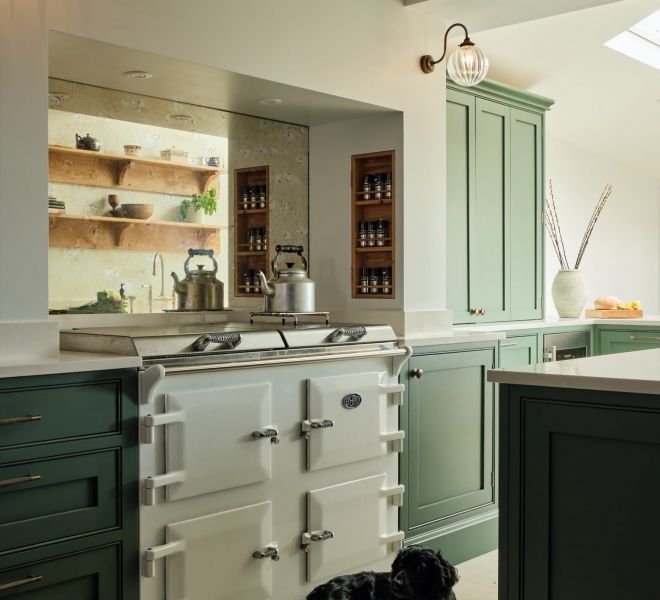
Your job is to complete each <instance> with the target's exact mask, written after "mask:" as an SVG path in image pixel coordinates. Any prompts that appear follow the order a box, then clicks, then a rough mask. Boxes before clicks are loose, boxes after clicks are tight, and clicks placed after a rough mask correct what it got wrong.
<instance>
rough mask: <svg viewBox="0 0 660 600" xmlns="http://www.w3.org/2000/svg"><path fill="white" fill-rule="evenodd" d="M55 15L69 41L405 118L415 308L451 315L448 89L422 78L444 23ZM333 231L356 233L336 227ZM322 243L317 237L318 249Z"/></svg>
mask: <svg viewBox="0 0 660 600" xmlns="http://www.w3.org/2000/svg"><path fill="white" fill-rule="evenodd" d="M49 5H50V6H51V7H52V9H51V11H50V13H49V26H50V27H51V28H52V29H56V30H58V31H63V32H65V33H69V34H73V35H79V36H82V37H87V38H92V39H97V40H101V41H104V42H108V43H114V44H118V45H123V46H128V47H133V48H137V49H140V50H144V51H147V52H153V53H156V54H162V55H166V56H172V57H175V58H179V59H183V60H188V61H191V62H195V63H201V64H206V65H209V66H213V67H218V68H222V69H227V70H230V71H235V72H238V73H243V74H246V75H253V76H256V77H262V78H265V79H270V80H273V81H278V82H282V83H287V84H291V85H296V86H300V87H304V88H308V89H313V90H316V91H321V92H326V93H331V94H335V95H338V96H343V97H347V98H353V99H356V100H361V101H364V102H370V103H374V104H378V105H381V106H386V107H389V108H392V109H394V110H399V111H401V112H402V113H403V145H404V148H405V154H404V156H403V158H402V160H403V163H402V165H403V176H404V179H403V194H402V196H401V198H400V199H401V201H402V202H403V210H404V220H403V223H402V228H400V232H403V236H404V237H405V239H406V246H405V253H404V264H403V268H404V270H405V289H404V295H403V302H404V307H405V308H406V310H408V309H409V310H413V311H414V310H427V309H428V310H434V309H441V308H443V307H444V302H445V290H444V280H445V251H444V248H445V234H444V230H445V225H444V223H445V174H444V169H445V154H444V152H445V151H444V148H445V135H444V114H445V112H444V102H445V78H444V72H443V70H442V69H438V70H437V71H436V73H434V74H433V75H424V74H423V73H422V72H421V70H420V69H419V57H420V56H421V55H423V54H427V53H428V52H433V53H437V52H438V51H439V49H440V46H441V43H442V36H443V34H444V23H443V22H442V21H440V20H436V19H433V18H432V17H429V16H428V15H425V14H423V13H420V12H418V11H415V10H413V9H410V8H406V7H404V6H403V4H402V3H401V1H400V0H360V1H359V2H356V1H355V0H333V2H316V1H310V0H278V1H277V2H272V1H271V2H267V1H264V0H223V1H221V2H218V0H195V1H194V2H181V1H180V0H141V1H140V2H134V1H133V0H113V2H107V1H106V0H51V1H50V2H49ZM136 68H137V67H136ZM311 202H312V204H313V203H314V202H316V200H315V199H314V198H312V199H311ZM312 210H313V208H312ZM330 225H333V226H336V227H342V228H343V227H344V224H343V223H339V222H336V223H332V224H331V223H326V224H324V226H330ZM316 233H317V232H316V231H314V230H311V231H310V238H311V239H313V238H314V237H315V235H316Z"/></svg>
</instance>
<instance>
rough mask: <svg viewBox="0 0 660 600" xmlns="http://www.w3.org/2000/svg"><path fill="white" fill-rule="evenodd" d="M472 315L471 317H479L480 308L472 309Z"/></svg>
mask: <svg viewBox="0 0 660 600" xmlns="http://www.w3.org/2000/svg"><path fill="white" fill-rule="evenodd" d="M470 314H471V315H478V314H479V309H478V308H471V309H470Z"/></svg>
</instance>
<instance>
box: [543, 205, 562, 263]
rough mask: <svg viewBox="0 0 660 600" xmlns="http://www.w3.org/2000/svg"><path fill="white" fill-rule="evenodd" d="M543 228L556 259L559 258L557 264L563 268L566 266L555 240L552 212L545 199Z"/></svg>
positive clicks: (555, 231) (555, 233)
mask: <svg viewBox="0 0 660 600" xmlns="http://www.w3.org/2000/svg"><path fill="white" fill-rule="evenodd" d="M545 205H546V208H545V228H546V229H547V231H548V235H549V237H550V241H551V242H552V247H553V248H554V250H555V254H556V255H557V259H558V260H559V266H560V267H561V268H562V269H564V268H566V267H565V266H564V259H563V257H562V255H561V251H560V250H559V242H558V241H557V230H556V229H555V224H554V221H553V218H552V213H551V211H550V203H549V202H548V201H547V200H546V201H545Z"/></svg>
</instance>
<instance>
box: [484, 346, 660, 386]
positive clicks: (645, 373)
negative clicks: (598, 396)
mask: <svg viewBox="0 0 660 600" xmlns="http://www.w3.org/2000/svg"><path fill="white" fill-rule="evenodd" d="M488 381H493V382H496V383H509V384H514V385H532V386H544V387H558V388H570V389H582V390H605V391H611V392H631V393H638V394H658V395H660V349H655V350H640V351H638V352H623V353H621V354H607V355H604V356H592V357H590V358H576V359H573V360H564V361H559V362H551V363H542V364H538V365H532V366H529V367H518V368H515V369H495V370H492V371H488Z"/></svg>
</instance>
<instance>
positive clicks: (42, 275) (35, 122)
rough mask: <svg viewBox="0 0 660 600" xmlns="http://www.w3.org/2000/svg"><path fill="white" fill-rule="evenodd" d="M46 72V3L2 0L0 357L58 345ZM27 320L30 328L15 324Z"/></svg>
mask: <svg viewBox="0 0 660 600" xmlns="http://www.w3.org/2000/svg"><path fill="white" fill-rule="evenodd" d="M47 77H48V56H47V36H46V6H45V2H44V1H39V0H0V360H8V359H12V358H16V359H19V358H22V357H23V356H30V355H33V354H36V355H40V356H46V355H48V354H51V353H52V352H53V350H54V347H55V344H56V342H57V337H56V335H57V330H56V329H55V331H53V330H52V327H49V325H48V323H47V322H46V318H47V314H48V313H47V306H48V288H47V285H48V215H47V204H46V198H47V196H48V185H47V178H48V163H47V160H48V159H47V142H48V129H47V127H48V121H47V115H46V107H47V100H46V98H47V95H46V94H47ZM36 321H42V322H43V327H42V326H39V325H37V324H35V322H36ZM26 322H31V325H30V326H29V327H31V329H30V330H29V332H28V330H27V329H21V327H20V326H18V325H16V324H17V323H26ZM26 327H27V326H26ZM23 338H24V339H23Z"/></svg>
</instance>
